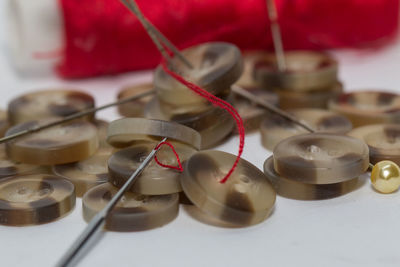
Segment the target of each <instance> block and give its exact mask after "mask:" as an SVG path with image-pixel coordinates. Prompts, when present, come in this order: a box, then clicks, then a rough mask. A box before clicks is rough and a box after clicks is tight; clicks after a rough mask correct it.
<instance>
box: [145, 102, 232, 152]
mask: <svg viewBox="0 0 400 267" xmlns="http://www.w3.org/2000/svg"><path fill="white" fill-rule="evenodd" d="M192 106H194V105H192ZM145 116H146V117H147V118H151V119H159V120H167V121H174V122H177V123H179V124H182V125H186V126H188V127H190V128H192V129H194V130H196V131H197V132H198V133H199V134H200V136H201V149H207V148H210V147H213V146H215V145H216V144H218V143H220V142H221V141H222V140H223V139H225V138H226V137H227V136H228V135H229V134H230V133H231V132H232V130H233V128H234V126H235V123H234V121H233V119H232V117H231V115H230V114H229V113H228V112H227V111H225V110H223V109H221V108H218V107H213V106H211V105H207V106H204V105H203V106H202V107H199V108H196V107H192V108H191V109H189V108H187V107H186V106H184V107H176V108H175V107H174V106H171V105H168V104H165V103H162V102H161V101H159V100H158V99H157V98H154V99H153V100H151V101H150V102H149V103H148V105H147V106H146V109H145Z"/></svg>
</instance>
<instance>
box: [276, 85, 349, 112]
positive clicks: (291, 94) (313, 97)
mask: <svg viewBox="0 0 400 267" xmlns="http://www.w3.org/2000/svg"><path fill="white" fill-rule="evenodd" d="M272 91H273V92H275V93H277V94H278V96H279V107H280V108H282V109H294V108H321V109H327V108H328V103H329V101H330V100H333V99H335V98H336V97H337V96H339V95H340V94H341V93H342V92H343V85H342V84H341V83H340V82H336V83H333V84H332V85H330V86H327V87H325V88H321V89H318V90H313V91H310V92H303V91H289V90H281V89H273V90H272Z"/></svg>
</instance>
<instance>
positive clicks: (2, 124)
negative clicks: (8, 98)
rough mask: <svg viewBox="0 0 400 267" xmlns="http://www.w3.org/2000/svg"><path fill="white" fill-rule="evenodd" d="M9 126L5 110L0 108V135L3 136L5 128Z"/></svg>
mask: <svg viewBox="0 0 400 267" xmlns="http://www.w3.org/2000/svg"><path fill="white" fill-rule="evenodd" d="M9 127H10V124H9V123H8V118H7V112H6V111H4V110H0V137H3V136H4V134H5V133H6V131H7V129H8V128H9Z"/></svg>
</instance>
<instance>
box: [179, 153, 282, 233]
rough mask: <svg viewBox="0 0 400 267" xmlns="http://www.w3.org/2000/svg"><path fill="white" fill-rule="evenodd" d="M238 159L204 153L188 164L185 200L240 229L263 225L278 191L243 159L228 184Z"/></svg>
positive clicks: (197, 154) (191, 159) (232, 156)
mask: <svg viewBox="0 0 400 267" xmlns="http://www.w3.org/2000/svg"><path fill="white" fill-rule="evenodd" d="M235 159H236V156H235V155H232V154H229V153H226V152H222V151H211V150H208V151H201V152H197V153H195V154H193V155H192V156H191V157H190V158H189V160H188V161H187V162H186V164H185V167H184V175H183V176H182V178H181V185H182V188H183V190H184V192H185V194H186V196H187V197H188V198H189V199H190V200H191V201H192V202H193V204H194V205H196V206H197V207H198V208H200V209H201V210H202V211H204V212H205V213H207V214H209V215H211V216H213V217H215V218H218V219H219V220H221V221H225V222H228V223H230V224H234V225H237V226H248V225H253V224H256V223H260V222H261V221H263V220H265V218H267V217H268V215H269V214H270V212H271V210H272V208H273V206H274V203H275V198H276V193H275V190H274V189H273V187H272V184H271V183H270V182H269V181H268V179H267V177H266V176H265V174H264V173H262V172H261V171H260V170H259V169H258V168H256V167H255V166H254V165H252V164H251V163H249V162H248V161H245V160H244V159H240V161H239V163H238V165H237V168H236V169H235V171H234V172H233V173H232V175H231V176H230V177H229V179H228V180H227V181H226V182H225V183H223V184H222V183H220V181H221V180H222V179H223V178H224V177H225V175H226V174H227V173H228V171H229V170H230V168H231V167H232V164H233V162H234V161H235Z"/></svg>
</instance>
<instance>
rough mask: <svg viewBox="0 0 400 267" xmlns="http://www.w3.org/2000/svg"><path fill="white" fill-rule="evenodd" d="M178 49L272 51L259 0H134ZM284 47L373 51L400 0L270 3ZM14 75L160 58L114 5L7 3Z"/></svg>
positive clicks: (38, 0) (110, 0)
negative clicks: (228, 46) (217, 45)
mask: <svg viewBox="0 0 400 267" xmlns="http://www.w3.org/2000/svg"><path fill="white" fill-rule="evenodd" d="M137 2H138V4H139V6H140V7H141V9H142V11H143V13H144V15H145V16H146V17H148V18H149V20H150V21H152V23H153V24H155V25H156V26H157V27H158V28H159V29H160V30H161V31H162V32H163V33H164V34H165V35H166V36H167V37H168V38H169V39H171V41H172V42H173V43H174V44H176V45H177V46H178V47H179V48H181V49H182V48H185V47H188V46H191V45H194V44H197V43H201V42H207V41H215V40H219V41H227V42H232V43H235V44H236V45H238V46H239V47H240V48H242V49H271V48H272V40H271V35H270V32H269V31H270V29H269V22H268V18H267V10H266V4H265V0H247V1H242V0H202V1H197V0H164V1H159V0H137ZM275 2H276V4H277V8H278V15H279V18H280V25H281V29H282V38H283V42H284V47H285V49H327V48H338V47H354V48H361V47H376V46H379V45H382V44H386V43H388V42H389V41H390V40H392V39H393V37H394V36H395V34H396V33H397V28H398V15H399V1H398V0H363V1H360V0H335V1H332V0H297V1H293V0H275ZM8 4H9V5H8V6H9V9H8V11H7V14H9V18H8V22H9V25H10V27H9V30H8V34H9V38H7V41H8V43H9V47H10V48H11V50H12V51H14V52H13V53H12V55H13V57H12V58H13V61H14V62H15V63H16V65H17V66H18V68H19V69H20V70H25V71H28V72H29V71H34V70H37V69H43V68H46V66H47V67H48V68H50V67H56V68H57V72H58V74H59V75H61V76H62V77H65V78H81V77H90V76H95V75H104V74H116V73H120V72H125V71H131V70H138V69H146V68H152V67H154V66H155V65H156V64H158V63H159V62H160V59H161V57H160V55H159V54H158V53H157V51H156V48H155V47H154V45H153V44H152V43H151V40H150V39H149V37H148V36H147V34H146V33H145V31H144V29H143V28H142V26H141V25H140V23H139V22H138V21H137V19H136V18H135V16H133V15H132V14H130V13H129V11H128V10H127V9H126V8H125V7H124V6H123V5H122V4H121V3H120V2H119V1H118V0H96V1H81V0H58V1H56V0H35V1H30V0H8Z"/></svg>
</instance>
